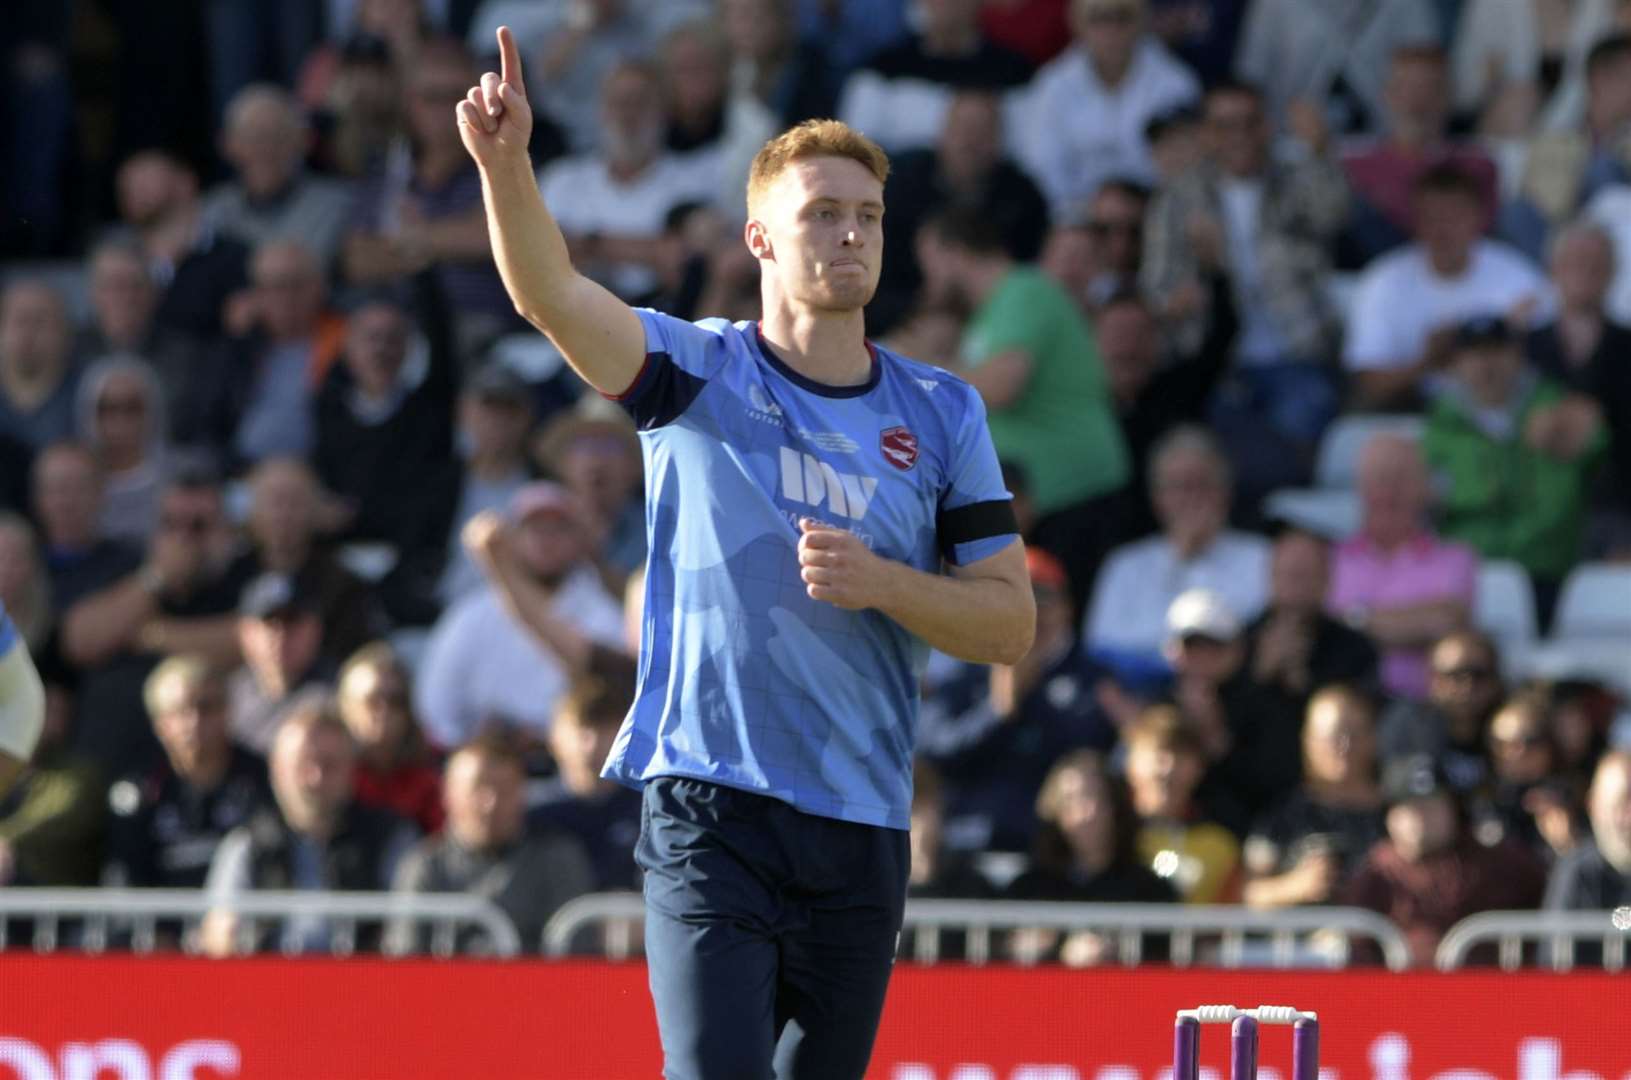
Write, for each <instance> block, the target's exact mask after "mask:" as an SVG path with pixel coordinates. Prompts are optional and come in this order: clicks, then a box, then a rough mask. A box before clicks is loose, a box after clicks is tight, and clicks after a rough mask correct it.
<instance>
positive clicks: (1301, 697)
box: [1246, 528, 1376, 703]
mask: <svg viewBox="0 0 1631 1080" xmlns="http://www.w3.org/2000/svg"><path fill="white" fill-rule="evenodd" d="M1330 584H1331V547H1330V545H1329V544H1327V543H1326V542H1325V540H1323V539H1322V538H1320V537H1318V536H1315V535H1313V534H1312V533H1307V532H1303V531H1301V530H1299V529H1296V528H1286V529H1285V530H1283V531H1282V532H1281V533H1280V536H1279V537H1278V538H1277V539H1276V540H1275V541H1274V553H1273V555H1272V557H1271V559H1270V562H1269V606H1268V609H1267V610H1266V611H1264V612H1263V614H1261V615H1259V616H1258V617H1257V618H1256V619H1255V620H1253V621H1252V623H1251V624H1250V625H1249V626H1248V627H1247V629H1246V667H1247V670H1249V671H1250V672H1251V677H1252V681H1253V682H1255V683H1257V684H1258V685H1259V686H1264V687H1271V688H1273V689H1275V690H1278V691H1279V692H1280V693H1281V694H1283V695H1285V696H1286V697H1289V698H1292V699H1294V700H1296V701H1298V702H1299V703H1306V702H1307V700H1308V696H1309V695H1310V694H1311V693H1313V691H1314V690H1315V689H1316V688H1318V687H1321V686H1324V685H1325V684H1327V683H1334V682H1352V683H1359V684H1360V685H1366V684H1370V683H1372V682H1374V681H1375V679H1376V649H1375V647H1374V646H1373V645H1372V644H1371V643H1370V640H1369V639H1368V638H1366V637H1365V635H1364V634H1361V633H1359V632H1358V631H1357V630H1354V629H1353V628H1352V627H1350V626H1348V625H1346V624H1345V623H1340V622H1338V621H1337V620H1335V619H1333V618H1331V617H1330V616H1329V615H1327V614H1326V613H1325V606H1326V597H1327V596H1328V595H1329V592H1330Z"/></svg>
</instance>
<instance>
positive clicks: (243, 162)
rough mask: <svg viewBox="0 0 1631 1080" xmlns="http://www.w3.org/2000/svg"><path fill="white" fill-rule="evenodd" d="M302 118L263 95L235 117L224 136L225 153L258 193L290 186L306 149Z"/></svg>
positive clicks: (248, 186) (249, 188)
mask: <svg viewBox="0 0 1631 1080" xmlns="http://www.w3.org/2000/svg"><path fill="white" fill-rule="evenodd" d="M303 134H304V133H303V131H302V130H301V127H300V122H299V118H298V117H295V116H292V115H290V114H289V112H288V111H287V110H285V108H284V107H283V106H282V105H281V104H279V103H278V102H276V101H274V100H271V99H267V98H260V99H257V100H255V101H253V102H250V103H249V104H247V105H246V106H244V107H243V108H242V109H241V110H239V111H238V112H237V114H236V115H235V116H234V117H233V123H232V127H231V128H230V129H229V130H228V131H227V132H226V135H225V138H224V140H223V150H224V152H225V154H224V156H225V157H226V159H227V160H228V161H230V162H231V163H232V165H233V167H234V168H236V169H237V170H238V179H239V180H240V181H242V182H243V185H244V188H245V189H246V190H247V191H248V192H249V194H251V195H254V196H269V195H275V194H277V193H278V192H280V191H282V190H283V189H284V187H286V186H287V185H288V183H289V181H290V180H291V179H292V178H293V177H294V174H295V170H296V169H297V168H299V166H300V158H301V156H302V154H303V153H304V152H305V147H304V146H302V145H301V142H302V137H303Z"/></svg>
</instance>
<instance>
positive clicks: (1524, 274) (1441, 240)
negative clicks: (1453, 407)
mask: <svg viewBox="0 0 1631 1080" xmlns="http://www.w3.org/2000/svg"><path fill="white" fill-rule="evenodd" d="M1413 196H1414V197H1413V200H1412V203H1411V205H1412V207H1413V208H1414V210H1415V217H1414V220H1415V223H1416V225H1415V233H1414V236H1415V239H1414V242H1413V243H1411V244H1409V245H1407V246H1405V247H1403V248H1400V249H1399V250H1397V251H1394V252H1391V253H1389V254H1387V255H1384V256H1382V257H1381V258H1378V259H1376V260H1375V261H1373V262H1372V263H1371V264H1370V265H1368V266H1367V267H1365V271H1364V273H1363V274H1362V275H1360V278H1359V285H1358V287H1357V289H1356V290H1355V293H1354V299H1353V306H1352V309H1351V311H1350V312H1349V315H1348V338H1347V343H1346V344H1345V345H1344V347H1343V363H1344V364H1345V365H1346V366H1347V368H1348V370H1349V372H1350V373H1351V374H1352V376H1353V379H1354V387H1353V389H1354V394H1353V396H1354V398H1355V401H1356V402H1357V403H1358V405H1359V406H1360V407H1362V408H1367V409H1384V408H1392V409H1398V408H1412V407H1415V406H1417V405H1418V404H1419V403H1420V402H1421V401H1422V399H1423V398H1424V397H1427V398H1431V397H1434V396H1436V395H1437V394H1438V393H1440V392H1441V391H1442V390H1443V389H1444V378H1443V374H1442V373H1443V371H1444V368H1445V367H1446V366H1447V365H1448V363H1449V360H1450V353H1451V352H1452V345H1453V342H1454V339H1455V334H1456V327H1457V326H1459V325H1460V323H1461V322H1463V321H1464V320H1466V319H1468V318H1472V317H1474V316H1481V315H1486V314H1488V313H1490V312H1499V313H1501V314H1504V315H1506V316H1507V317H1509V318H1512V319H1514V320H1517V321H1519V322H1521V323H1523V324H1524V325H1526V326H1527V325H1529V324H1531V323H1540V322H1544V321H1547V320H1548V319H1549V318H1550V306H1551V304H1550V290H1549V288H1548V287H1547V284H1546V280H1545V278H1543V277H1542V276H1541V275H1540V273H1539V272H1538V270H1537V269H1536V268H1535V266H1534V265H1533V264H1532V263H1530V262H1529V260H1528V259H1526V258H1525V257H1524V256H1523V255H1522V254H1520V253H1519V252H1518V251H1517V250H1516V249H1514V248H1511V247H1508V246H1507V245H1505V244H1502V243H1500V242H1499V241H1496V240H1486V239H1483V238H1482V233H1483V229H1484V216H1485V210H1484V201H1483V192H1482V190H1481V189H1480V188H1479V186H1478V181H1477V180H1475V179H1474V178H1473V177H1471V176H1470V175H1468V174H1467V173H1465V172H1463V171H1462V170H1461V169H1460V168H1459V167H1457V166H1455V165H1451V164H1445V165H1436V166H1434V167H1432V168H1430V169H1428V170H1426V171H1425V172H1423V173H1422V174H1421V175H1420V176H1419V177H1417V179H1416V184H1415V187H1414V189H1413Z"/></svg>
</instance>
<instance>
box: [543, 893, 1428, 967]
mask: <svg viewBox="0 0 1631 1080" xmlns="http://www.w3.org/2000/svg"><path fill="white" fill-rule="evenodd" d="M644 913H645V907H644V905H643V903H642V902H641V898H640V896H639V895H638V894H635V893H596V894H593V895H590V896H580V897H578V898H577V899H575V900H572V901H569V902H568V903H566V904H564V905H562V906H561V909H560V910H559V911H557V912H556V913H555V916H554V918H552V919H550V921H549V924H548V925H547V926H545V927H544V941H543V951H544V953H545V955H547V956H564V955H566V954H567V953H568V952H570V951H571V950H572V948H573V945H574V942H576V941H578V940H579V939H580V936H581V934H582V933H583V932H584V931H585V930H586V929H587V928H589V927H591V926H595V925H607V926H613V927H615V926H623V927H628V926H631V925H633V924H635V923H637V922H638V920H639V919H640V918H641V917H642V916H643V915H644ZM1031 928H1038V929H1045V930H1057V931H1061V932H1072V931H1079V930H1091V931H1096V932H1104V933H1106V934H1107V936H1112V937H1114V939H1115V955H1116V958H1117V960H1118V961H1119V962H1121V963H1123V964H1136V963H1138V962H1139V961H1140V960H1141V959H1142V958H1143V955H1144V948H1145V939H1146V938H1147V937H1150V936H1154V935H1161V936H1165V937H1167V938H1168V939H1169V942H1170V944H1169V946H1168V949H1167V952H1168V956H1167V960H1168V962H1170V963H1171V964H1173V965H1174V966H1177V967H1190V966H1193V965H1194V964H1195V963H1196V960H1197V956H1198V955H1199V954H1200V952H1201V951H1202V949H1201V948H1200V946H1202V945H1204V946H1205V947H1206V952H1207V953H1208V955H1207V961H1208V962H1209V963H1212V964H1215V965H1217V966H1219V967H1225V968H1238V967H1246V966H1249V965H1254V966H1255V965H1261V966H1265V967H1275V968H1292V967H1307V966H1334V967H1345V966H1347V964H1348V963H1349V960H1350V959H1351V952H1352V944H1353V941H1354V940H1355V939H1362V940H1368V941H1372V942H1375V944H1376V945H1377V946H1378V948H1379V950H1380V952H1381V955H1382V961H1383V963H1385V964H1386V965H1387V966H1388V968H1390V969H1392V970H1394V971H1399V970H1402V969H1404V968H1406V967H1408V966H1409V964H1410V949H1409V946H1408V945H1407V944H1406V942H1405V939H1404V935H1403V934H1402V933H1400V932H1399V928H1398V927H1396V926H1394V925H1393V923H1391V922H1389V921H1388V920H1387V919H1385V918H1383V917H1382V916H1380V915H1378V914H1376V913H1375V912H1373V911H1366V910H1363V909H1360V908H1341V907H1308V908H1285V909H1281V910H1279V911H1254V910H1251V909H1250V908H1243V907H1235V906H1231V905H1196V906H1184V905H1177V904H1075V903H1049V902H1037V901H1030V900H910V901H908V902H907V904H906V918H905V929H906V930H907V931H910V932H912V935H913V945H912V954H911V956H912V959H915V960H920V961H922V962H925V963H933V962H934V961H935V960H936V959H938V958H939V955H940V953H941V948H940V946H941V943H942V935H943V934H945V933H946V932H947V931H959V932H962V933H963V934H964V935H965V937H966V947H965V951H964V958H965V959H966V960H967V961H968V962H969V963H973V964H985V963H989V962H990V961H991V959H992V957H993V951H992V942H993V936H994V934H996V933H1000V932H1003V931H1009V930H1025V929H1031ZM1313 935H1319V937H1320V938H1321V942H1322V944H1324V943H1329V950H1328V951H1321V952H1319V953H1318V954H1317V955H1318V959H1317V960H1311V955H1313V954H1312V953H1311V950H1309V949H1308V948H1307V940H1306V939H1307V938H1309V937H1310V936H1313ZM608 937H610V935H608ZM1254 939H1257V940H1254ZM615 944H616V943H615V942H613V941H611V940H608V941H607V955H610V956H614V957H617V956H619V955H627V945H626V944H625V945H624V951H623V952H622V953H621V954H619V953H618V952H617V951H615Z"/></svg>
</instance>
